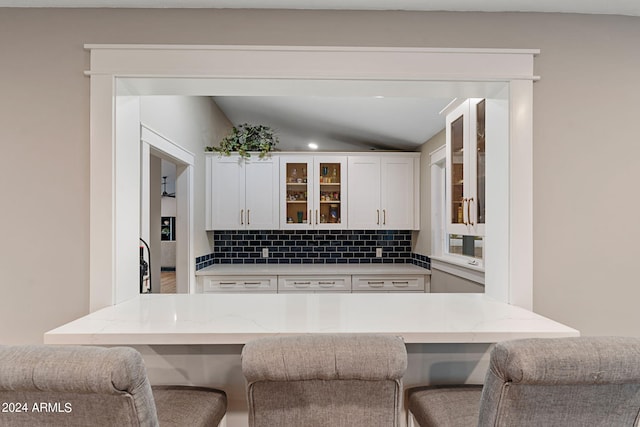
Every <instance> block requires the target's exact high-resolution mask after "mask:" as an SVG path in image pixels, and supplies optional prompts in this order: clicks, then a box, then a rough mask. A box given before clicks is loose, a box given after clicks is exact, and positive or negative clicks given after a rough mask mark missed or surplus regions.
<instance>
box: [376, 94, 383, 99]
mask: <svg viewBox="0 0 640 427" xmlns="http://www.w3.org/2000/svg"><path fill="white" fill-rule="evenodd" d="M374 98H376V99H382V98H384V96H382V95H376V96H374Z"/></svg>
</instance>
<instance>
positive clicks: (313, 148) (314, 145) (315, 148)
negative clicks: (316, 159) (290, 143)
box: [309, 142, 318, 150]
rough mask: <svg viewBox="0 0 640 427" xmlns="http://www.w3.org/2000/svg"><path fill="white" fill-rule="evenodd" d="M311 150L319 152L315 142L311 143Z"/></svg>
mask: <svg viewBox="0 0 640 427" xmlns="http://www.w3.org/2000/svg"><path fill="white" fill-rule="evenodd" d="M309 148H311V149H312V150H317V149H318V144H316V143H315V142H310V143H309Z"/></svg>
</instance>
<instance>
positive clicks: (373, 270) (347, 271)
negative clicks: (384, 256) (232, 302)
mask: <svg viewBox="0 0 640 427" xmlns="http://www.w3.org/2000/svg"><path fill="white" fill-rule="evenodd" d="M321 274H322V275H351V274H358V275H361V274H375V275H394V274H431V270H427V269H426V268H422V267H418V266H417V265H414V264H214V265H211V266H209V267H206V268H203V269H202V270H198V271H196V276H216V275H217V276H236V275H237V276H258V275H260V276H264V275H272V276H287V275H289V276H297V275H321Z"/></svg>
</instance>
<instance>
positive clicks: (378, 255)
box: [376, 248, 382, 258]
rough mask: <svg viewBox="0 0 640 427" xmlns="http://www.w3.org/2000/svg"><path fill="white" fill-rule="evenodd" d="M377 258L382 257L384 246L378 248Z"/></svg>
mask: <svg viewBox="0 0 640 427" xmlns="http://www.w3.org/2000/svg"><path fill="white" fill-rule="evenodd" d="M376 258H382V248H376Z"/></svg>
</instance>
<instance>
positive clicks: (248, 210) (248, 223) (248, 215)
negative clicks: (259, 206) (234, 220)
mask: <svg viewBox="0 0 640 427" xmlns="http://www.w3.org/2000/svg"><path fill="white" fill-rule="evenodd" d="M250 215H251V210H250V209H247V225H251V223H250V222H249V218H251V216H250Z"/></svg>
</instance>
